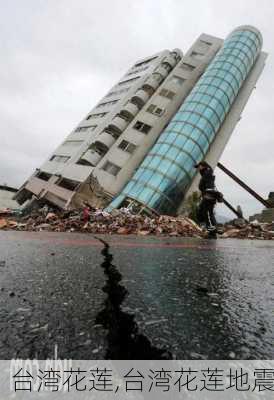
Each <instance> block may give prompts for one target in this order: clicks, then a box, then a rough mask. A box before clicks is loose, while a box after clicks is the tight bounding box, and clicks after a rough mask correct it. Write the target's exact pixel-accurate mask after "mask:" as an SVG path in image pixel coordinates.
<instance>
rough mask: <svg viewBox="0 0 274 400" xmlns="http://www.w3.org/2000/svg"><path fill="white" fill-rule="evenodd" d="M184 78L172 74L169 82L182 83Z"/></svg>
mask: <svg viewBox="0 0 274 400" xmlns="http://www.w3.org/2000/svg"><path fill="white" fill-rule="evenodd" d="M185 81H186V79H184V78H181V77H180V76H176V75H173V76H171V77H170V79H169V82H172V83H176V84H178V85H182V84H183V83H184V82H185Z"/></svg>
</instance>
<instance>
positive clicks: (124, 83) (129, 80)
mask: <svg viewBox="0 0 274 400" xmlns="http://www.w3.org/2000/svg"><path fill="white" fill-rule="evenodd" d="M139 78H140V76H136V77H135V78H131V79H127V80H126V81H122V82H119V83H118V85H119V86H122V85H127V84H129V83H132V82H133V81H137V79H139Z"/></svg>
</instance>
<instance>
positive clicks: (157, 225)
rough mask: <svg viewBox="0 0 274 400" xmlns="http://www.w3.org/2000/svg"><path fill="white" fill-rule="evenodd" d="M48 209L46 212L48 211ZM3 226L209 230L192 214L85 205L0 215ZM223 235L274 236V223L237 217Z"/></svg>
mask: <svg viewBox="0 0 274 400" xmlns="http://www.w3.org/2000/svg"><path fill="white" fill-rule="evenodd" d="M45 211H46V212H45ZM0 229H2V230H17V231H52V232H85V233H92V234H100V233H101V234H119V235H130V234H134V235H140V236H147V235H157V236H170V237H196V238H206V236H207V232H206V231H205V229H202V228H201V227H199V226H198V225H197V224H196V223H195V222H194V221H192V220H191V219H190V218H187V217H184V216H179V217H171V216H167V215H161V216H155V217H148V216H144V215H134V214H131V213H130V212H129V210H127V209H121V210H114V211H113V212H112V213H108V212H106V211H104V210H101V209H93V208H91V207H88V206H84V207H83V209H80V210H72V211H54V212H53V211H52V210H48V209H47V210H45V209H44V208H43V209H40V210H36V211H34V212H32V213H31V214H30V215H28V216H25V217H22V216H17V217H15V216H14V215H12V216H8V215H7V216H5V217H0ZM220 231H221V232H223V233H222V234H221V235H218V237H219V238H238V239H274V231H273V224H267V223H259V222H257V221H256V222H255V221H254V222H252V223H248V222H247V221H245V220H243V219H241V220H239V219H237V220H235V221H232V223H229V224H225V225H224V226H223V227H222V229H221V230H220Z"/></svg>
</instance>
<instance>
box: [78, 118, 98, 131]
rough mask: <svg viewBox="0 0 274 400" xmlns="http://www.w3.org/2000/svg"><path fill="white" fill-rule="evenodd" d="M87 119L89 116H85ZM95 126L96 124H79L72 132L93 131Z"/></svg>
mask: <svg viewBox="0 0 274 400" xmlns="http://www.w3.org/2000/svg"><path fill="white" fill-rule="evenodd" d="M87 119H89V118H87ZM96 128H97V125H89V126H79V127H78V128H76V129H75V131H74V132H85V131H87V130H90V131H94V129H96Z"/></svg>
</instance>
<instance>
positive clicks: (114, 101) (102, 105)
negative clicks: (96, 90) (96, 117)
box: [96, 100, 118, 108]
mask: <svg viewBox="0 0 274 400" xmlns="http://www.w3.org/2000/svg"><path fill="white" fill-rule="evenodd" d="M117 101H118V100H112V101H106V102H104V103H100V104H98V106H97V107H96V108H101V107H105V106H112V105H113V104H115V103H117Z"/></svg>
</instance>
